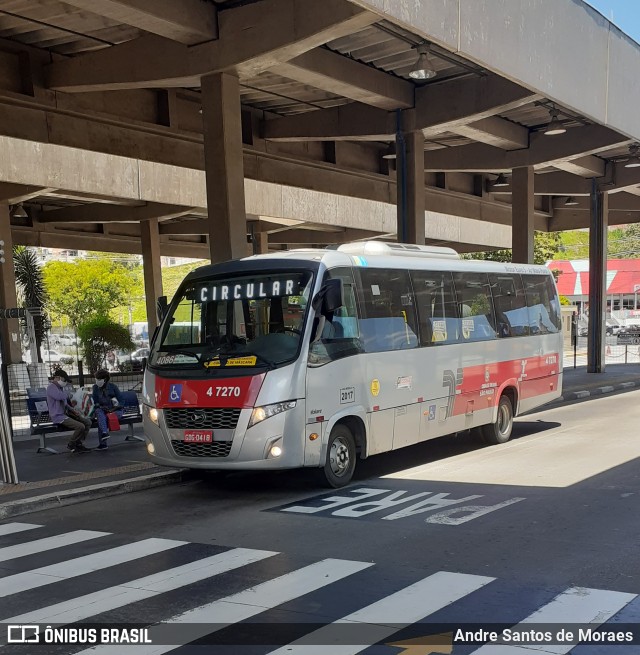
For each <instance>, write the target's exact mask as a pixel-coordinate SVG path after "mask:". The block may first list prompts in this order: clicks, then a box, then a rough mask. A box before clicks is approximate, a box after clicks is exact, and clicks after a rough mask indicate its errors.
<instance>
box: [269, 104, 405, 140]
mask: <svg viewBox="0 0 640 655" xmlns="http://www.w3.org/2000/svg"><path fill="white" fill-rule="evenodd" d="M395 131H396V127H395V117H394V115H393V114H391V113H389V112H388V111H384V110H382V109H377V108H375V107H368V106H367V105H363V104H361V103H354V104H349V105H342V106H340V107H333V108H332V109H324V110H321V111H313V112H308V113H305V114H300V115H298V116H287V117H285V118H276V119H273V120H266V121H263V122H262V136H263V138H265V139H267V140H269V141H392V140H393V139H394V138H395V136H394V135H395Z"/></svg>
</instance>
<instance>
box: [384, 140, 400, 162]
mask: <svg viewBox="0 0 640 655" xmlns="http://www.w3.org/2000/svg"><path fill="white" fill-rule="evenodd" d="M396 158H397V155H396V144H395V142H394V143H390V144H389V147H388V148H387V149H386V150H385V151H384V154H383V155H382V159H396Z"/></svg>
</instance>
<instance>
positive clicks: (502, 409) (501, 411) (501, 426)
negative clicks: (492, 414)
mask: <svg viewBox="0 0 640 655" xmlns="http://www.w3.org/2000/svg"><path fill="white" fill-rule="evenodd" d="M512 430H513V405H512V404H511V400H510V399H509V397H508V396H501V397H500V402H499V403H498V416H497V418H496V422H495V423H489V425H483V426H482V435H483V436H484V439H485V441H486V442H487V443H488V444H500V443H506V442H507V441H509V439H510V438H511V431H512Z"/></svg>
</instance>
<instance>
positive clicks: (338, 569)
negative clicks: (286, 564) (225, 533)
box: [76, 559, 373, 655]
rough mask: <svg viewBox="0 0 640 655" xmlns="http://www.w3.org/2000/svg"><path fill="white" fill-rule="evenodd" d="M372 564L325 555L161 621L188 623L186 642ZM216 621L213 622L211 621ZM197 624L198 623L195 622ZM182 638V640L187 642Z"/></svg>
mask: <svg viewBox="0 0 640 655" xmlns="http://www.w3.org/2000/svg"><path fill="white" fill-rule="evenodd" d="M370 566H373V564H372V563H370V562H354V561H348V560H341V559H325V560H322V561H321V562H316V563H315V564H311V565H309V566H305V567H304V568H302V569H298V570H297V571H292V572H291V573H287V574H286V575H283V576H280V577H278V578H275V579H273V580H269V581H267V582H263V583H262V584H259V585H256V586H255V587H251V588H250V589H245V590H244V591H241V592H239V593H237V594H233V595H232V596H227V597H226V598H221V599H220V600H216V601H213V602H212V603H207V604H206V605H201V606H200V607H196V608H194V609H192V610H189V611H188V612H184V613H183V614H178V615H176V616H173V617H171V618H169V619H166V620H165V621H163V624H183V625H184V624H191V625H190V626H189V627H190V631H189V637H188V639H189V642H190V641H193V640H195V639H199V638H201V637H205V636H206V635H208V634H210V633H212V632H215V631H217V630H220V629H222V628H223V627H225V626H227V625H232V624H234V623H238V622H239V621H244V620H246V619H249V618H251V617H252V616H256V615H257V614H261V613H262V612H264V611H266V610H269V609H271V608H273V607H277V606H278V605H282V604H283V603H287V602H289V601H290V600H294V599H295V598H300V597H301V596H304V595H305V594H308V593H311V592H312V591H316V590H317V589H321V588H322V587H326V586H327V585H329V584H331V583H332V582H336V581H338V580H341V579H342V578H346V577H347V576H350V575H353V574H354V573H357V572H358V571H362V570H364V569H366V568H369V567H370ZM213 622H215V623H213ZM196 624H200V625H196ZM189 642H185V643H189ZM177 648H181V646H174V645H171V646H167V645H161V644H159V645H157V646H154V645H149V646H140V645H137V646H123V645H121V646H94V647H93V648H89V649H87V650H83V651H81V652H80V653H76V655H88V653H113V654H114V655H162V654H163V653H168V652H170V651H172V650H175V649H177Z"/></svg>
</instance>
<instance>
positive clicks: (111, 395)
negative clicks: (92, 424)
mask: <svg viewBox="0 0 640 655" xmlns="http://www.w3.org/2000/svg"><path fill="white" fill-rule="evenodd" d="M110 377H111V376H110V375H109V372H108V371H107V370H105V369H104V368H101V369H100V370H99V371H98V372H97V373H96V380H95V384H94V385H93V392H92V397H93V402H94V403H95V406H96V419H97V420H98V441H99V443H98V450H106V449H107V448H108V446H107V441H106V440H107V439H108V438H109V425H108V423H107V414H109V413H111V412H113V413H115V415H116V416H117V417H118V418H119V419H120V418H122V407H123V406H124V398H123V397H122V393H121V392H120V389H118V387H117V386H116V385H115V384H113V382H110V381H109V380H110Z"/></svg>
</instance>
